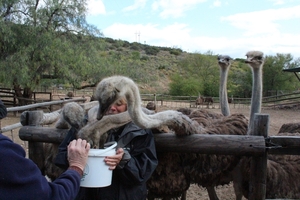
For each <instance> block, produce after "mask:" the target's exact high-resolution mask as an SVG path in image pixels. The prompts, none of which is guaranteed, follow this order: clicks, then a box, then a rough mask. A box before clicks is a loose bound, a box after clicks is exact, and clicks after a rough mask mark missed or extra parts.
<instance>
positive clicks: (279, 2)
mask: <svg viewBox="0 0 300 200" xmlns="http://www.w3.org/2000/svg"><path fill="white" fill-rule="evenodd" d="M268 1H271V2H273V4H274V5H283V4H288V3H293V2H297V1H299V0H268Z"/></svg>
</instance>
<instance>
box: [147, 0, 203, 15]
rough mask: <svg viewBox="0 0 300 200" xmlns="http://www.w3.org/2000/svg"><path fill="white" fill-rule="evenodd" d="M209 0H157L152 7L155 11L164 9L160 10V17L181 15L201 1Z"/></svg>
mask: <svg viewBox="0 0 300 200" xmlns="http://www.w3.org/2000/svg"><path fill="white" fill-rule="evenodd" d="M206 1H207V0H156V1H154V3H153V4H152V9H153V10H154V11H158V10H162V11H161V12H160V14H159V15H160V17H162V18H168V17H174V18H177V17H181V16H183V15H184V12H185V11H187V10H190V9H192V8H193V7H195V5H197V4H199V3H203V2H206Z"/></svg>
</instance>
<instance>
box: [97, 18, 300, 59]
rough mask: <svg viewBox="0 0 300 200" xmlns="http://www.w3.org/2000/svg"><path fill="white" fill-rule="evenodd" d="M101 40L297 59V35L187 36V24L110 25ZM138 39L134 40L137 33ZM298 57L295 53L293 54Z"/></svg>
mask: <svg viewBox="0 0 300 200" xmlns="http://www.w3.org/2000/svg"><path fill="white" fill-rule="evenodd" d="M103 33H104V35H105V37H111V38H114V39H121V40H126V41H129V42H140V43H146V44H149V45H153V46H165V47H177V48H181V49H182V50H184V51H188V52H201V53H205V52H207V51H208V50H211V51H212V52H213V53H215V54H228V55H230V56H232V57H233V58H245V54H246V52H247V51H250V50H259V51H263V52H264V53H265V54H266V55H274V54H276V53H291V54H292V55H293V56H294V57H295V58H296V57H300V52H299V46H300V40H299V35H296V34H282V33H281V34H280V33H276V34H272V35H270V34H266V35H252V36H248V37H243V36H242V37H232V38H228V37H225V36H221V37H209V36H197V37H193V36H191V34H190V33H191V29H190V27H189V26H188V25H187V24H180V23H174V24H171V25H167V26H165V27H160V26H159V25H157V24H117V23H116V24H113V25H112V26H110V27H108V28H106V29H104V30H103ZM136 33H140V37H139V38H137V34H136ZM297 52H298V54H295V53H297Z"/></svg>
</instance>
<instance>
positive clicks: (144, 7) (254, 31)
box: [87, 0, 300, 58]
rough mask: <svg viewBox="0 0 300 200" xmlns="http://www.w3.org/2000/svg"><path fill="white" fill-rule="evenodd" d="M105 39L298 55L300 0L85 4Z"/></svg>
mask: <svg viewBox="0 0 300 200" xmlns="http://www.w3.org/2000/svg"><path fill="white" fill-rule="evenodd" d="M88 9H89V14H88V16H87V21H88V23H90V24H93V25H95V26H97V27H98V28H99V29H100V30H101V31H102V33H103V34H104V36H105V37H110V38H113V39H121V40H126V41H128V42H140V43H143V44H144V43H145V44H148V45H153V46H163V47H177V48H181V49H182V50H183V51H188V52H199V53H205V52H207V51H212V52H213V53H214V54H228V55H230V56H231V57H233V58H245V54H246V52H247V51H249V50H260V51H263V52H264V53H265V55H275V54H276V53H291V54H292V55H293V56H294V58H298V57H300V0H88Z"/></svg>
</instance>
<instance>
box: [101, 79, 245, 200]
mask: <svg viewBox="0 0 300 200" xmlns="http://www.w3.org/2000/svg"><path fill="white" fill-rule="evenodd" d="M95 96H96V98H97V99H98V100H99V108H100V109H99V113H98V119H101V118H102V116H103V114H104V113H105V112H106V110H107V109H109V107H110V105H111V104H112V103H113V102H114V101H115V100H116V99H118V98H120V97H124V96H125V97H126V99H127V102H128V112H129V115H130V117H131V118H132V120H133V121H134V122H135V123H136V124H138V125H139V126H141V127H143V128H154V127H157V126H161V125H168V126H169V127H170V128H171V129H173V130H174V132H175V133H176V134H178V135H181V136H182V135H190V134H191V133H197V134H220V133H222V134H232V133H234V134H236V135H244V134H245V133H246V132H247V123H248V121H247V119H246V118H245V117H244V116H242V115H232V116H227V117H223V118H221V117H220V118H219V119H216V120H215V121H212V122H210V123H208V124H207V127H202V126H200V125H199V124H198V123H195V122H196V120H192V119H193V118H191V119H190V118H188V117H187V116H185V115H184V114H182V113H180V112H178V111H171V110H168V111H162V112H158V113H156V114H153V115H145V114H143V113H142V112H141V109H140V107H139V106H137V105H139V104H140V94H139V90H138V88H137V86H136V85H135V83H134V82H133V81H132V80H131V79H129V78H127V77H123V76H113V77H108V78H105V79H103V80H102V81H101V82H100V83H99V84H98V85H97V88H96V91H95ZM184 116H185V117H184ZM220 116H222V115H220ZM174 122H175V123H174ZM186 122H188V123H186ZM181 126H183V128H182V127H181ZM193 126H194V127H193ZM188 127H189V128H188ZM191 129H192V130H193V132H191V131H190V130H191ZM175 155H176V154H175ZM177 155H178V154H177ZM172 158H174V157H172ZM178 158H179V159H180V160H179V161H178V159H175V158H174V159H173V160H168V161H166V159H165V161H164V160H162V162H164V164H166V165H168V163H169V166H171V165H172V164H173V163H175V162H176V163H177V164H176V163H175V164H173V165H172V166H174V165H178V163H184V164H183V166H182V168H179V169H177V172H178V173H181V175H182V178H180V177H181V176H177V177H176V180H175V181H174V180H172V181H171V182H172V184H175V183H176V182H177V181H179V182H180V183H183V182H185V181H188V180H191V182H192V183H197V184H198V185H201V186H204V187H212V188H213V187H214V186H217V185H220V184H223V183H229V181H230V180H224V179H222V178H221V177H220V176H221V175H222V174H223V173H226V172H227V173H228V170H229V171H230V170H232V169H233V168H234V166H235V165H236V164H237V162H238V158H237V157H236V156H216V155H203V154H192V155H191V154H180V156H178ZM174 160H176V161H174ZM224 161H225V162H224ZM159 163H160V164H161V162H160V160H159ZM191 163H193V164H191ZM160 164H159V165H160ZM165 168H166V167H165V166H163V168H160V167H159V166H158V172H157V171H156V172H157V173H158V175H157V176H155V175H154V176H155V178H157V179H155V178H153V176H152V177H151V178H152V179H151V180H149V181H150V182H151V181H152V182H151V183H153V185H151V184H150V183H149V184H148V185H150V190H151V186H153V187H156V189H157V190H163V189H164V188H165V187H164V188H162V185H160V187H159V186H158V185H159V183H158V182H161V181H164V178H163V177H159V174H160V175H161V172H160V171H159V170H162V171H163V170H166V169H165ZM182 170H183V171H182ZM156 172H155V173H156ZM163 172H164V171H163ZM154 179H155V180H156V184H157V185H155V183H154V181H155V180H154ZM169 179H170V178H168V180H166V181H165V183H166V184H168V183H167V182H169V183H170V181H169ZM179 179H180V180H179ZM184 185H185V186H186V187H188V182H186V183H185V184H184ZM170 189H172V188H169V190H170ZM182 191H184V190H183V188H182V189H181V192H182ZM159 192H163V191H159ZM159 192H158V191H156V193H159ZM210 198H211V199H217V197H210Z"/></svg>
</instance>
